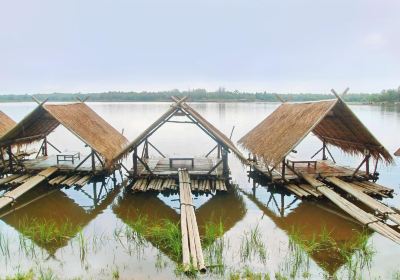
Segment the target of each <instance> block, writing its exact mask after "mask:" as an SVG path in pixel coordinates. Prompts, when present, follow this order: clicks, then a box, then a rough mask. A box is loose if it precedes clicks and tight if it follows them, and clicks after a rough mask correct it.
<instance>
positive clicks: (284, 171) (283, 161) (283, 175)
mask: <svg viewBox="0 0 400 280" xmlns="http://www.w3.org/2000/svg"><path fill="white" fill-rule="evenodd" d="M285 160H286V158H283V160H282V179H283V180H285V173H286V164H285Z"/></svg>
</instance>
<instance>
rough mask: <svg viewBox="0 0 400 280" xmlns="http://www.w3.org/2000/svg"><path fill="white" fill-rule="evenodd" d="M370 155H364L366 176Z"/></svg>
mask: <svg viewBox="0 0 400 280" xmlns="http://www.w3.org/2000/svg"><path fill="white" fill-rule="evenodd" d="M370 157H371V155H370V154H368V155H366V156H365V158H366V160H365V173H366V174H367V176H369V159H370Z"/></svg>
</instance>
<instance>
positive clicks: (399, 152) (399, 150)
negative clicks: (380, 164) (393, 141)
mask: <svg viewBox="0 0 400 280" xmlns="http://www.w3.org/2000/svg"><path fill="white" fill-rule="evenodd" d="M394 155H395V156H396V157H400V148H399V149H398V150H397V151H396V152H395V153H394Z"/></svg>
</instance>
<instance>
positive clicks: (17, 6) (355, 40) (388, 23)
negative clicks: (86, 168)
mask: <svg viewBox="0 0 400 280" xmlns="http://www.w3.org/2000/svg"><path fill="white" fill-rule="evenodd" d="M399 85H400V1H399V0H392V1H390V0H388V1H386V0H380V1H378V0H352V1H348V0H332V1H329V0H326V1H325V0H322V1H315V0H314V1H311V0H310V1H307V0H292V1H284V0H273V1H266V0H255V1H253V0H242V1H237V0H229V1H228V0H224V1H223V0H221V1H219V0H201V1H200V0H198V1H192V0H182V1H178V0H167V1H166V0H145V1H144V0H143V1H135V0H109V1H104V0H65V1H61V0H58V1H57V0H37V1H31V0H26V1H19V0H12V1H9V0H0V93H1V94H9V93H16V94H22V93H39V92H40V93H47V92H102V91H109V90H122V91H128V90H136V91H141V90H169V89H174V88H178V89H182V90H184V89H189V88H206V89H209V90H213V89H217V88H218V87H220V86H221V87H225V88H226V89H230V90H234V89H238V90H244V91H264V90H265V91H276V92H328V91H329V89H330V88H332V87H333V88H337V89H338V90H342V89H344V88H345V87H347V86H349V87H350V88H351V92H361V91H363V92H374V91H378V92H379V91H380V90H381V89H387V88H397V87H398V86H399Z"/></svg>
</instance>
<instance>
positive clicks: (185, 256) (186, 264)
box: [178, 172, 190, 271]
mask: <svg viewBox="0 0 400 280" xmlns="http://www.w3.org/2000/svg"><path fill="white" fill-rule="evenodd" d="M178 173H179V174H178V175H179V196H180V198H181V199H182V198H183V197H184V189H183V183H182V182H183V178H182V173H181V172H178ZM181 232H182V263H183V269H184V270H185V271H187V270H188V269H189V268H190V254H189V240H188V231H187V223H186V207H185V205H184V204H182V201H181Z"/></svg>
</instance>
